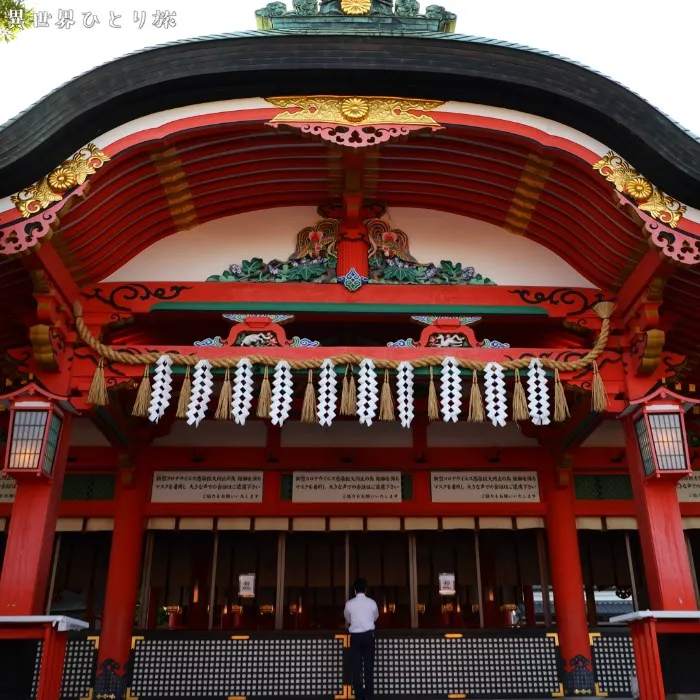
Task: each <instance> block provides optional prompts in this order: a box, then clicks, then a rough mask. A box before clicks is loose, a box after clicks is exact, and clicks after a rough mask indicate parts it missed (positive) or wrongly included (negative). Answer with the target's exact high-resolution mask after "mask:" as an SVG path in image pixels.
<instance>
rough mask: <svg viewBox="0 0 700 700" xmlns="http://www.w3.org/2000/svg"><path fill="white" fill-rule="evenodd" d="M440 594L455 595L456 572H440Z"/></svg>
mask: <svg viewBox="0 0 700 700" xmlns="http://www.w3.org/2000/svg"><path fill="white" fill-rule="evenodd" d="M438 581H439V584H440V585H439V588H438V594H439V595H454V594H455V593H456V591H455V575H454V574H440V575H439V576H438Z"/></svg>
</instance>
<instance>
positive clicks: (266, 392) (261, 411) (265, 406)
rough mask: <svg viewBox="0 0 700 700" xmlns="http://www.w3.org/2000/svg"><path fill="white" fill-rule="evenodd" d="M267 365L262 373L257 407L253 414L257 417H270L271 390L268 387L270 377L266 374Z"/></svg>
mask: <svg viewBox="0 0 700 700" xmlns="http://www.w3.org/2000/svg"><path fill="white" fill-rule="evenodd" d="M267 372H268V370H267V367H265V374H263V380H262V384H260V394H259V395H258V409H257V411H256V412H255V415H256V416H257V417H258V418H269V417H270V402H271V401H272V390H271V389H270V379H269V377H268V376H267Z"/></svg>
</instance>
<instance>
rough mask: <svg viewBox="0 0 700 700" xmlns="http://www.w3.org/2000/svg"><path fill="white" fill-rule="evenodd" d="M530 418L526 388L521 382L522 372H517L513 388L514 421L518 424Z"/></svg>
mask: <svg viewBox="0 0 700 700" xmlns="http://www.w3.org/2000/svg"><path fill="white" fill-rule="evenodd" d="M529 417H530V414H529V413H528V410H527V396H526V395H525V387H523V384H522V382H521V381H520V370H517V369H516V370H515V387H514V388H513V420H514V421H515V422H516V423H521V422H523V421H526V420H527V419H528V418H529Z"/></svg>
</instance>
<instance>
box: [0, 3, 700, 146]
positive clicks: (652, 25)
mask: <svg viewBox="0 0 700 700" xmlns="http://www.w3.org/2000/svg"><path fill="white" fill-rule="evenodd" d="M432 2H437V0H422V2H421V5H422V7H423V8H424V7H425V6H426V5H429V4H431V3H432ZM28 4H29V5H30V6H31V7H33V8H35V9H36V10H37V11H40V12H46V13H50V14H51V15H52V17H51V19H49V20H48V23H49V26H48V27H38V28H33V29H30V30H29V31H26V32H23V33H22V34H21V35H20V36H19V38H17V39H16V40H15V41H13V42H11V43H10V44H4V43H2V42H0V69H1V70H2V75H3V77H4V86H3V91H2V96H1V97H0V123H3V122H5V121H6V120H8V119H10V118H11V117H13V116H15V115H16V114H18V113H19V112H21V111H23V110H25V109H26V108H27V107H29V106H30V105H31V104H33V103H34V102H36V101H37V100H39V99H40V98H41V97H42V96H44V95H46V94H47V93H48V92H51V91H52V90H53V89H54V88H56V87H58V86H59V85H62V84H63V83H65V82H67V81H68V80H70V79H71V78H73V77H75V76H76V75H79V74H81V73H84V72H86V71H88V70H90V68H93V67H94V66H98V65H100V64H102V63H105V62H108V61H111V60H113V59H115V58H118V57H119V56H123V55H124V54H126V53H130V52H131V51H135V50H138V49H142V48H145V47H148V46H156V45H158V44H161V43H166V42H168V41H174V40H176V39H185V38H190V37H197V36H205V35H208V34H221V33H228V32H236V31H242V30H249V29H255V17H254V11H255V10H256V9H257V8H259V7H261V6H264V5H265V4H266V0H229V2H224V0H215V1H214V2H203V1H202V0H198V1H194V2H193V1H192V0H133V1H127V2H124V0H92V2H89V1H87V2H86V1H84V0H56V1H53V0H48V1H47V0H31V1H30V2H29V3H28ZM287 4H288V6H291V0H287ZM441 4H444V5H445V6H446V7H447V9H449V10H452V11H453V12H456V13H457V15H458V21H457V31H458V32H459V33H461V34H468V35H474V36H483V37H489V38H494V39H503V40H506V41H512V42H517V43H520V44H525V45H527V46H531V47H534V48H538V49H544V50H547V51H551V52H552V53H557V54H560V55H562V56H566V57H568V58H572V59H574V60H576V61H579V62H581V63H583V64H585V65H588V66H590V67H592V68H594V69H596V70H598V71H600V72H602V73H604V74H606V75H608V76H611V77H612V78H614V79H615V80H617V81H618V82H620V83H622V84H623V85H626V86H627V87H629V88H630V89H632V90H634V91H635V92H637V93H638V94H640V95H641V96H642V97H644V98H645V99H647V100H648V101H649V102H651V103H652V104H653V105H655V106H656V107H658V108H659V109H661V110H662V111H663V112H665V113H666V114H668V115H669V116H671V117H672V118H673V119H674V120H676V121H677V122H679V123H680V124H681V125H682V126H684V127H686V128H688V129H690V130H691V131H693V132H694V133H695V134H700V97H699V96H700V90H698V77H697V76H698V68H699V67H700V51H699V50H698V45H699V44H700V41H699V39H700V37H699V32H700V2H698V0H664V1H663V2H658V1H657V0H654V1H653V2H652V0H636V1H635V2H614V1H613V0H579V2H571V1H570V0H569V1H568V2H567V1H566V0H529V1H525V0H488V1H484V0H442V3H441ZM60 10H63V11H68V10H72V11H73V19H74V20H75V24H74V25H73V26H71V27H70V28H59V27H57V26H56V23H57V21H58V20H59V11H60ZM110 11H111V12H112V13H113V15H112V19H113V23H114V24H118V25H121V28H111V27H110V26H109V22H110ZM158 11H160V13H161V19H163V17H164V14H165V13H169V14H170V15H171V16H172V13H174V20H175V26H174V27H173V26H170V27H167V26H162V27H156V26H153V24H154V15H155V13H157V12H158ZM83 13H86V14H85V15H84V14H83ZM64 14H65V12H64ZM95 16H96V17H97V19H98V20H99V24H97V23H95V24H94V26H92V28H86V27H85V26H84V25H83V23H84V22H85V23H87V24H90V23H91V22H93V21H94V17H95ZM117 16H120V18H118V19H117ZM141 25H142V26H141ZM370 91H371V90H370Z"/></svg>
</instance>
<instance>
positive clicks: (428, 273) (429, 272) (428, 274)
mask: <svg viewBox="0 0 700 700" xmlns="http://www.w3.org/2000/svg"><path fill="white" fill-rule="evenodd" d="M437 272H438V269H437V267H435V265H433V264H432V263H431V264H430V265H428V267H426V268H425V279H428V280H431V279H433V277H435V275H437Z"/></svg>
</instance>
